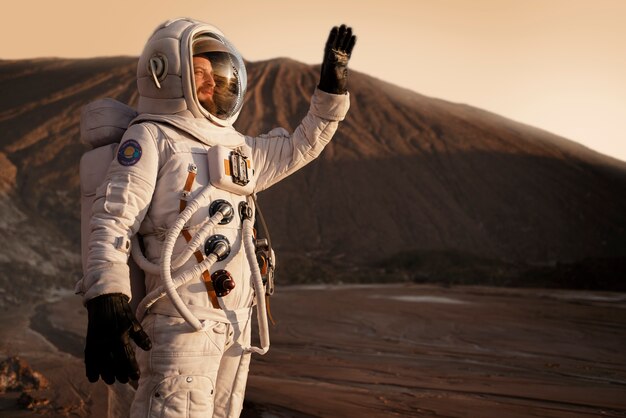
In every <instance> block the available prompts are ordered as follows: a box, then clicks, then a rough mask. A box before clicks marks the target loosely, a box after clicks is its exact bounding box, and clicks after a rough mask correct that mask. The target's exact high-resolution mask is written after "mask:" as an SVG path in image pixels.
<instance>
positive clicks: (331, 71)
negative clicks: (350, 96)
mask: <svg viewBox="0 0 626 418" xmlns="http://www.w3.org/2000/svg"><path fill="white" fill-rule="evenodd" d="M355 43H356V36H354V35H353V34H352V28H346V25H341V26H340V27H337V26H335V27H334V28H332V29H331V31H330V35H328V40H327V41H326V47H325V48H324V61H322V74H321V76H320V84H319V85H318V86H317V87H318V88H319V89H320V90H322V91H325V92H326V93H332V94H345V93H346V91H348V61H349V60H350V55H352V48H354V44H355Z"/></svg>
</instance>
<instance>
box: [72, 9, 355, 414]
mask: <svg viewBox="0 0 626 418" xmlns="http://www.w3.org/2000/svg"><path fill="white" fill-rule="evenodd" d="M347 42H348V41H346V45H347ZM327 46H328V45H327ZM353 46H354V41H353V40H352V42H351V45H350V46H349V51H348V52H350V51H351V49H352V47H353ZM339 49H340V48H339ZM344 49H345V47H344ZM201 56H202V57H205V58H206V59H208V61H209V62H210V64H211V65H212V68H209V70H207V71H208V72H209V73H210V77H209V78H210V79H212V82H209V83H208V84H207V86H205V87H203V86H199V85H196V80H198V79H199V78H198V77H199V76H198V74H196V76H195V77H194V68H196V70H197V68H198V67H197V66H196V67H194V62H195V61H194V58H195V57H201ZM346 64H347V60H346ZM205 75H207V77H208V74H205ZM200 76H202V74H200ZM137 84H138V90H139V104H138V116H137V117H136V118H135V119H134V120H133V121H132V123H131V124H130V127H129V128H128V129H127V130H126V132H125V133H124V135H123V138H122V139H121V142H120V145H119V147H118V149H117V151H116V157H115V158H114V160H113V162H112V163H111V165H110V167H109V169H108V172H107V175H106V179H105V181H104V183H103V184H102V185H101V186H100V187H99V188H98V189H97V192H96V195H95V200H94V204H93V208H92V216H91V228H90V229H91V230H90V234H89V235H90V236H89V241H88V247H87V248H88V249H87V259H86V265H85V274H84V276H83V278H82V280H81V281H80V282H79V283H78V285H77V290H78V292H79V293H81V294H82V295H83V297H84V301H85V303H86V305H87V307H88V308H89V307H90V305H89V304H90V301H96V300H98V299H101V298H102V297H103V296H105V295H107V296H108V295H118V296H120V297H122V299H120V300H122V301H123V303H124V304H125V303H126V301H127V300H128V299H130V298H131V297H135V298H137V295H133V294H132V292H131V287H130V281H129V267H128V258H129V255H130V253H131V252H132V253H133V256H134V258H135V260H137V262H138V264H139V265H140V266H141V267H142V268H143V269H144V271H145V288H146V294H147V296H145V297H144V299H143V300H142V301H141V303H140V304H139V308H138V310H137V312H136V315H137V318H138V319H139V320H140V321H141V326H142V327H143V330H145V332H146V333H147V337H145V340H146V341H147V344H140V346H142V347H143V348H144V349H145V348H150V345H151V346H152V347H151V349H149V350H147V351H144V350H137V362H138V364H139V369H140V371H141V377H140V379H139V386H138V389H137V393H136V396H135V400H134V402H133V405H132V409H131V416H132V417H152V416H155V417H156V416H159V417H179V416H190V417H200V416H202V417H207V416H214V417H237V416H239V414H240V411H241V408H242V405H243V398H244V390H245V385H246V380H247V374H248V365H249V362H250V353H251V352H254V351H256V352H260V353H264V352H266V351H267V349H268V347H269V339H268V337H267V333H266V330H267V319H266V312H265V304H264V299H265V297H264V296H265V291H264V290H263V285H262V283H261V281H260V276H259V272H258V264H257V260H256V257H255V255H254V251H255V248H254V238H253V237H252V224H253V222H254V200H253V199H252V198H251V196H253V195H254V194H256V193H258V192H260V191H262V190H265V189H267V188H268V187H270V186H271V185H273V184H275V183H276V182H278V181H280V180H282V179H284V178H285V177H287V176H288V175H290V174H292V173H293V172H295V171H296V170H298V169H300V168H302V167H303V166H304V165H306V164H307V163H309V162H310V161H312V160H313V159H315V158H316V157H317V156H318V155H319V154H320V152H321V151H322V149H323V148H324V146H325V145H326V144H327V143H328V142H329V141H330V139H331V137H332V136H333V134H334V132H335V130H336V129H337V126H338V122H339V121H341V120H342V119H343V118H344V116H345V115H346V112H347V110H348V107H349V96H348V94H347V93H345V94H341V93H344V92H340V94H331V93H326V92H324V91H321V90H320V89H316V90H315V92H314V93H313V96H312V98H311V106H310V109H309V111H308V113H307V115H306V116H305V117H304V119H303V120H302V122H301V123H300V125H299V126H298V127H297V128H296V130H295V131H294V133H293V134H291V135H290V134H289V133H288V132H287V131H285V130H284V129H280V128H278V129H274V130H272V131H271V132H269V133H268V134H266V135H261V136H259V137H249V136H244V135H242V134H240V133H238V132H237V131H236V130H235V129H234V128H233V127H232V124H233V123H234V121H235V120H236V119H237V116H238V115H239V112H240V110H241V106H242V104H243V101H244V95H245V90H246V72H245V67H244V64H243V60H242V58H241V56H240V55H239V53H238V52H237V51H236V50H235V48H234V47H233V46H232V45H231V44H230V43H229V42H228V41H227V40H226V38H225V37H224V35H223V34H222V33H221V32H220V31H219V30H217V29H216V28H214V27H212V26H210V25H207V24H205V23H201V22H198V21H194V20H190V19H177V20H173V21H169V22H166V23H165V24H163V25H161V26H160V27H159V28H157V30H156V31H155V32H154V34H153V35H152V36H151V38H150V39H149V41H148V42H147V44H146V46H145V49H144V51H143V53H142V55H141V57H140V59H139V64H138V69H137ZM202 89H204V90H202ZM207 95H208V96H209V100H206V97H204V96H207ZM200 96H203V97H200ZM136 234H139V236H141V238H142V240H143V241H142V243H139V241H138V240H137V238H136V237H137V235H136ZM141 247H143V248H141ZM94 305H95V304H94ZM255 305H257V317H258V320H259V326H260V333H261V338H260V339H261V347H260V348H255V347H251V318H254V315H252V311H253V306H255ZM107 309H108V308H103V310H104V311H106V312H107V315H108V314H110V309H109V310H107ZM124 309H127V308H126V305H124ZM93 310H94V312H95V313H94V314H93V315H92V310H90V312H89V314H90V316H89V320H90V324H89V326H90V329H89V330H88V337H87V339H88V340H87V348H86V350H85V354H86V364H87V374H88V376H89V378H90V380H91V381H95V380H97V379H98V375H99V374H102V377H103V379H104V380H105V381H107V383H112V382H111V379H113V380H115V378H113V377H112V376H113V375H114V376H115V377H117V379H118V380H120V381H122V382H124V381H125V380H126V381H127V377H126V376H125V375H124V373H119V370H118V369H117V365H116V364H115V362H113V363H106V361H108V360H106V361H105V360H103V361H104V363H102V364H104V365H101V366H100V369H102V370H99V371H98V370H96V371H95V372H94V370H91V371H90V362H94V361H95V362H98V361H100V360H98V358H97V357H98V356H102V357H107V353H105V352H101V351H97V350H99V348H97V347H94V345H96V343H93V344H92V346H91V347H92V348H91V349H90V348H89V347H90V338H98V337H97V335H100V334H101V333H102V332H101V331H100V330H102V329H105V328H106V327H107V326H108V325H107V322H106V321H105V320H99V319H98V315H97V311H96V308H93ZM125 312H126V313H128V312H127V311H125ZM128 317H129V318H131V319H132V320H134V318H133V317H132V314H130V313H128ZM91 327H93V331H92V328H91ZM130 327H131V332H133V330H132V327H133V325H130ZM134 327H135V330H134V331H135V332H136V331H137V325H134ZM141 332H143V331H141ZM90 335H91V337H90ZM148 337H149V340H148ZM120 338H121V339H122V340H124V341H123V342H124V343H125V344H126V346H125V347H126V348H124V349H123V350H126V351H125V352H122V355H128V356H130V354H129V351H128V350H129V348H128V347H129V345H128V344H127V343H128V335H126V336H121V337H120ZM101 341H103V340H101ZM150 341H151V344H150ZM102 344H104V343H102ZM112 350H114V351H115V350H116V349H115V348H112ZM118 354H119V353H118ZM131 354H132V353H131ZM112 356H113V357H115V353H113V355H112ZM131 361H132V362H134V357H133V358H132V360H131ZM107 368H113V370H112V371H110V372H107V371H106V370H105V369H107ZM94 373H95V374H94ZM106 373H110V375H106V376H107V377H106V378H105V374H106ZM120 374H121V375H122V377H120ZM94 376H95V378H94ZM130 376H131V378H132V377H133V375H132V373H131V375H130Z"/></svg>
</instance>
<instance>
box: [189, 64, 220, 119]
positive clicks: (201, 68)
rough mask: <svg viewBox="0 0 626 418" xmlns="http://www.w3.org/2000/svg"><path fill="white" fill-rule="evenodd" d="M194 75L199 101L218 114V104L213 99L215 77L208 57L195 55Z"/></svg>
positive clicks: (211, 111)
mask: <svg viewBox="0 0 626 418" xmlns="http://www.w3.org/2000/svg"><path fill="white" fill-rule="evenodd" d="M193 75H194V79H195V81H196V95H197V96H198V101H199V102H200V104H201V105H202V107H204V108H205V109H206V110H208V111H209V112H210V113H212V114H216V110H217V109H216V106H215V102H214V101H213V93H214V92H215V79H214V78H213V67H212V66H211V61H209V59H208V58H206V57H204V56H201V55H198V56H194V57H193Z"/></svg>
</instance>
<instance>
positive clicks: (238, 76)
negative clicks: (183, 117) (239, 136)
mask: <svg viewBox="0 0 626 418" xmlns="http://www.w3.org/2000/svg"><path fill="white" fill-rule="evenodd" d="M193 54H194V78H193V79H194V82H195V86H194V87H195V90H196V96H197V99H198V102H199V103H200V105H201V106H202V107H203V108H204V109H206V110H207V111H208V112H209V113H210V114H211V115H213V116H215V117H217V118H219V119H222V120H226V119H229V118H230V117H232V116H233V115H235V114H236V113H237V112H239V110H240V109H241V106H242V104H243V96H244V94H245V90H246V73H245V67H244V64H243V59H241V57H240V56H239V54H238V53H237V52H236V51H235V50H234V49H231V48H230V46H229V45H226V44H224V43H222V42H221V41H218V40H217V39H214V38H211V37H203V38H200V39H198V40H197V41H196V42H194V46H193Z"/></svg>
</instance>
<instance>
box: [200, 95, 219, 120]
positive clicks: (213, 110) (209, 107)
mask: <svg viewBox="0 0 626 418" xmlns="http://www.w3.org/2000/svg"><path fill="white" fill-rule="evenodd" d="M200 104H201V105H202V107H203V108H204V109H205V110H206V111H207V112H209V113H210V114H212V115H216V116H217V105H216V104H215V102H214V101H213V98H208V99H204V100H201V101H200Z"/></svg>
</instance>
